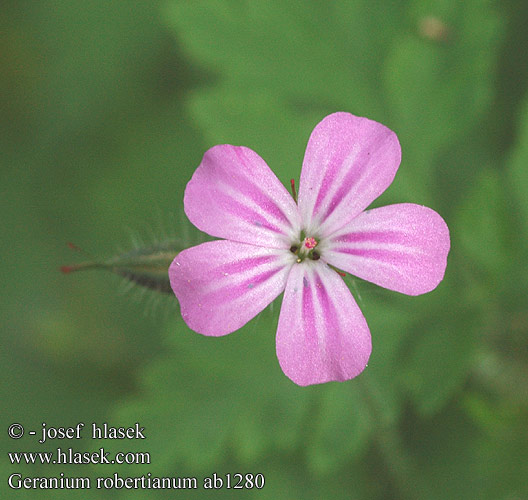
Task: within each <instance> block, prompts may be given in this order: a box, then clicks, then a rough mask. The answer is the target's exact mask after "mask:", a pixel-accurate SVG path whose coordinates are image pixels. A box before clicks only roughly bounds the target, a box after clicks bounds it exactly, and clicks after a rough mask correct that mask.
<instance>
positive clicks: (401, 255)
mask: <svg viewBox="0 0 528 500" xmlns="http://www.w3.org/2000/svg"><path fill="white" fill-rule="evenodd" d="M449 247H450V241H449V230H448V228H447V225H446V223H445V222H444V220H443V219H442V217H440V216H439V215H438V214H437V213H436V212H435V211H434V210H431V209H430V208H427V207H423V206H421V205H414V204H412V203H402V204H398V205H389V206H386V207H381V208H374V209H372V210H367V211H365V212H363V213H362V214H360V215H359V216H358V217H356V218H355V219H354V220H353V221H351V222H350V223H349V224H347V225H346V226H345V227H343V228H342V229H341V230H340V231H338V232H337V233H335V234H333V235H332V236H331V237H330V238H329V239H328V240H327V241H325V248H324V249H323V250H322V251H321V252H322V255H323V256H324V259H325V260H326V261H327V262H328V263H330V264H332V265H333V266H336V267H338V268H340V269H343V270H344V271H347V272H349V273H350V274H353V275H355V276H359V277H360V278H362V279H365V280H367V281H371V282H373V283H376V284H377V285H380V286H383V287H385V288H388V289H390V290H395V291H397V292H401V293H406V294H408V295H420V294H422V293H426V292H429V291H431V290H433V289H434V288H436V286H437V285H438V283H440V281H442V278H443V277H444V273H445V268H446V265H447V254H448V252H449Z"/></svg>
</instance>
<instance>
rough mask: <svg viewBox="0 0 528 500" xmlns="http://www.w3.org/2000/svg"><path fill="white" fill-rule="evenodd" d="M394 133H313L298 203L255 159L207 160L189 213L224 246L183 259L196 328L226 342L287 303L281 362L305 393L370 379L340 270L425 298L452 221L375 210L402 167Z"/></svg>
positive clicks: (359, 325) (231, 153)
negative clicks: (363, 376)
mask: <svg viewBox="0 0 528 500" xmlns="http://www.w3.org/2000/svg"><path fill="white" fill-rule="evenodd" d="M400 159H401V149H400V144H399V142H398V139H397V137H396V134H395V133H394V132H392V131H391V130H389V129H388V128H387V127H385V126H384V125H381V124H380V123H377V122H375V121H372V120H368V119H366V118H359V117H357V116H354V115H351V114H349V113H334V114H332V115H330V116H327V117H326V118H325V119H324V120H323V121H322V122H321V123H319V124H318V125H317V126H316V127H315V129H314V130H313V132H312V135H311V136H310V140H309V141H308V146H307V148H306V153H305V156H304V161H303V168H302V172H301V179H300V185H299V196H298V203H297V204H296V203H295V201H294V199H293V198H292V196H291V195H290V194H289V193H288V191H287V190H286V188H285V187H284V186H283V185H282V184H281V183H280V181H279V180H278V179H277V177H276V176H275V175H274V174H273V172H272V171H271V170H270V168H269V167H268V165H267V164H266V163H265V162H264V160H263V159H262V158H260V156H259V155H257V153H255V152H254V151H252V150H251V149H248V148H245V147H242V146H230V145H221V146H214V147H212V148H211V149H209V150H208V151H207V152H206V153H205V155H204V157H203V160H202V163H201V164H200V166H199V167H198V168H197V170H196V172H195V173H194V175H193V177H192V179H191V180H190V182H189V183H188V184H187V188H186V190H185V200H184V205H185V213H186V214H187V216H188V217H189V219H190V221H191V222H192V223H193V224H194V225H195V226H196V227H198V228H199V229H200V230H202V231H204V232H206V233H208V234H210V235H212V236H215V237H218V238H225V239H224V240H218V241H212V242H208V243H203V244H201V245H198V246H196V247H192V248H189V249H187V250H184V251H183V252H181V253H179V254H178V256H177V257H176V258H175V259H174V262H173V263H172V264H171V266H170V269H169V276H170V281H171V285H172V289H173V290H174V293H175V294H176V296H177V297H178V300H179V302H180V306H181V313H182V317H183V319H184V320H185V322H186V323H187V325H188V326H189V327H190V328H191V329H193V330H195V331H196V332H198V333H202V334H204V335H211V336H220V335H226V334H228V333H231V332H233V331H235V330H237V329H238V328H240V327H241V326H243V325H245V324H246V323H247V322H248V321H249V320H250V319H252V318H253V317H254V316H255V315H257V314H258V313H259V312H261V311H262V310H263V309H264V308H265V307H266V306H267V305H268V304H270V303H271V302H272V301H273V300H274V299H275V298H276V297H277V296H278V295H279V294H280V293H282V292H284V298H283V301H282V307H281V311H280V316H279V324H278V329H277V339H276V340H277V357H278V359H279V363H280V365H281V367H282V370H283V371H284V373H285V374H286V375H287V376H288V377H289V378H290V379H291V380H293V381H294V382H295V383H296V384H298V385H310V384H318V383H322V382H328V381H332V380H348V379H351V378H353V377H355V376H357V375H358V374H359V373H361V372H362V371H363V369H364V368H365V366H366V364H367V361H368V359H369V356H370V352H371V340H370V332H369V328H368V326H367V322H366V321H365V318H364V317H363V314H362V313H361V311H360V309H359V307H358V305H357V304H356V302H355V300H354V298H353V297H352V294H351V293H350V291H349V289H348V287H347V286H346V285H345V283H344V282H343V280H342V278H341V277H340V276H339V274H338V273H337V272H336V271H335V269H334V268H339V269H342V270H344V271H346V272H348V273H350V274H353V275H355V276H359V277H360V278H362V279H365V280H368V281H371V282H373V283H376V284H377V285H380V286H383V287H385V288H388V289H390V290H395V291H398V292H401V293H405V294H408V295H419V294H422V293H426V292H429V291H431V290H433V289H434V288H435V287H436V286H437V285H438V283H439V282H440V281H441V280H442V278H443V276H444V272H445V268H446V263H447V254H448V252H449V245H450V243H449V231H448V228H447V226H446V224H445V222H444V220H443V219H442V218H441V217H440V216H439V215H438V214H437V213H436V212H435V211H433V210H431V209H430V208H427V207H423V206H421V205H414V204H410V203H403V204H398V205H389V206H386V207H382V208H375V209H372V210H365V209H366V208H367V206H368V205H369V204H370V203H371V202H372V201H373V200H375V199H376V198H377V197H378V196H379V195H380V194H381V193H383V192H384V191H385V189H387V187H388V186H389V185H390V183H391V182H392V180H393V178H394V176H395V174H396V170H397V169H398V166H399V164H400Z"/></svg>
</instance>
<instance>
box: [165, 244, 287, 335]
mask: <svg viewBox="0 0 528 500" xmlns="http://www.w3.org/2000/svg"><path fill="white" fill-rule="evenodd" d="M293 262H294V256H293V254H292V253H291V252H284V250H276V249H267V248H262V247H257V246H254V245H247V244H244V243H237V242H232V241H226V240H220V241H210V242H207V243H203V244H201V245H198V246H196V247H192V248H188V249H187V250H184V251H183V252H180V253H179V254H178V255H177V256H176V258H175V259H174V261H173V262H172V264H171V265H170V268H169V277H170V282H171V286H172V289H173V291H174V293H175V294H176V297H178V300H179V302H180V308H181V314H182V317H183V319H184V321H185V322H186V323H187V325H188V326H189V328H191V329H193V330H194V331H196V332H198V333H202V334H204V335H212V336H220V335H226V334H228V333H231V332H233V331H235V330H237V329H238V328H240V327H241V326H243V325H245V324H246V323H247V322H248V321H249V320H250V319H251V318H253V317H254V316H256V315H257V314H258V313H259V312H260V311H262V310H263V309H264V308H265V307H266V306H267V305H268V304H269V303H270V302H271V301H272V300H273V299H275V298H276V297H277V295H279V294H280V293H281V292H282V291H283V290H284V287H285V285H286V278H287V276H288V272H289V270H290V267H291V265H292V264H293Z"/></svg>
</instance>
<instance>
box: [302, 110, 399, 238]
mask: <svg viewBox="0 0 528 500" xmlns="http://www.w3.org/2000/svg"><path fill="white" fill-rule="evenodd" d="M400 160H401V149H400V143H399V142H398V138H397V137H396V134H395V133H394V132H392V131H391V130H389V129H388V128H387V127H385V126H384V125H382V124H381V123H378V122H375V121H372V120H369V119H367V118H360V117H357V116H354V115H351V114H350V113H342V112H341V113H334V114H332V115H329V116H327V117H326V118H325V119H324V120H323V121H321V122H320V123H319V124H318V125H317V126H316V127H315V129H314V130H313V132H312V134H311V136H310V140H309V141H308V146H307V147H306V153H305V155H304V161H303V168H302V172H301V180H300V183H299V198H298V200H299V210H300V212H301V218H302V220H303V223H304V228H305V229H306V231H307V233H309V234H312V233H314V234H316V235H317V236H319V237H320V238H324V237H326V236H329V235H330V234H332V233H333V232H334V231H337V230H338V229H339V228H341V227H342V226H344V225H345V224H346V223H347V222H349V221H350V220H352V219H353V218H354V217H355V216H356V215H358V214H359V213H360V212H361V211H362V210H364V209H365V208H366V207H368V206H369V205H370V203H371V202H372V201H373V200H375V199H376V198H377V197H378V196H379V195H380V194H381V193H383V191H385V190H386V189H387V187H389V185H390V184H391V182H392V180H393V179H394V176H395V175H396V171H397V170H398V166H399V165H400Z"/></svg>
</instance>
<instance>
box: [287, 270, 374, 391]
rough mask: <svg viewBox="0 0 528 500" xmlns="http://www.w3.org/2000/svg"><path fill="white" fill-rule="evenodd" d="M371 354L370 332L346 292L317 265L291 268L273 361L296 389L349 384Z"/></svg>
mask: <svg viewBox="0 0 528 500" xmlns="http://www.w3.org/2000/svg"><path fill="white" fill-rule="evenodd" d="M370 352H371V340H370V332H369V328H368V325H367V322H366V321H365V318H364V317H363V314H362V313H361V311H360V310H359V307H358V305H357V304H356V302H355V300H354V298H353V297H352V294H351V293H350V290H349V289H348V288H347V286H346V285H345V283H344V282H343V280H342V279H341V278H340V277H339V276H338V274H337V273H336V272H335V271H333V270H331V269H330V268H329V267H328V266H326V265H325V264H323V263H309V262H308V261H304V263H302V264H298V265H294V266H293V268H292V270H291V272H290V275H289V277H288V283H287V284H286V290H285V292H284V299H283V301H282V307H281V312H280V316H279V327H278V329H277V357H278V358H279V363H280V365H281V368H282V370H283V371H284V373H285V374H286V375H287V376H288V377H289V378H290V379H291V380H293V381H294V382H295V383H296V384H298V385H311V384H320V383H323V382H329V381H332V380H348V379H351V378H354V377H355V376H357V375H358V374H359V373H361V372H362V371H363V369H364V368H365V366H366V364H367V361H368V359H369V356H370Z"/></svg>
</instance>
